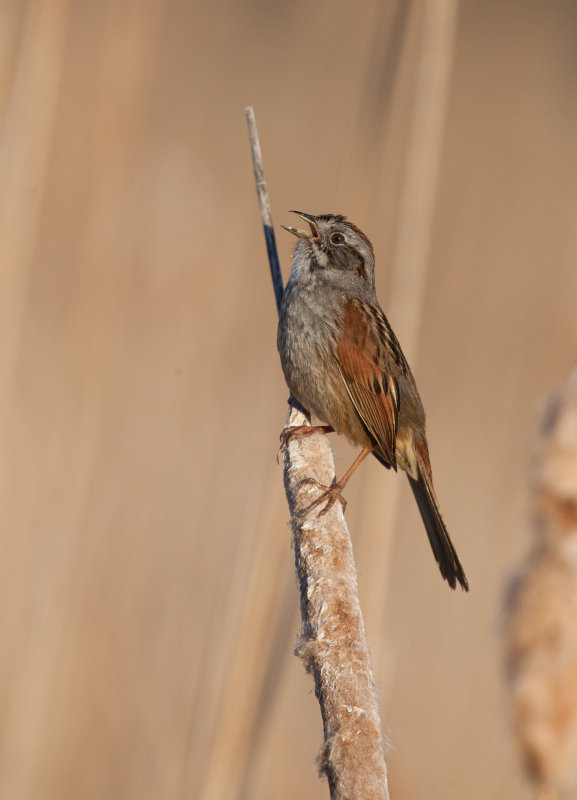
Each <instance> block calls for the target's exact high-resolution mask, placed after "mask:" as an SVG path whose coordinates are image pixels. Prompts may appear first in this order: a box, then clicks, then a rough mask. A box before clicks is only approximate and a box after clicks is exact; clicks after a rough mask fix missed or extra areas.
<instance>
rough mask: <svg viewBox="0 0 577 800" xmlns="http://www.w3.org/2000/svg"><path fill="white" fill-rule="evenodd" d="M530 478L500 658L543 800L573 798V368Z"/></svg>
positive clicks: (576, 636)
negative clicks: (522, 544)
mask: <svg viewBox="0 0 577 800" xmlns="http://www.w3.org/2000/svg"><path fill="white" fill-rule="evenodd" d="M532 477H533V481H532V482H533V487H532V494H533V498H532V500H533V526H532V527H533V533H534V537H535V541H534V546H533V549H532V551H531V553H530V554H529V557H528V559H527V561H526V563H525V564H524V565H523V568H522V569H521V571H520V574H519V576H518V578H517V583H516V585H515V587H514V589H513V591H512V592H511V596H510V598H509V608H508V620H507V629H506V637H505V655H506V666H507V672H508V690H509V693H510V704H511V712H512V723H513V733H514V737H515V739H516V742H517V745H518V748H519V750H520V752H521V754H522V757H523V761H524V765H525V768H526V771H527V774H528V775H529V777H530V779H531V780H532V782H533V784H534V786H535V790H536V796H537V797H538V798H539V800H545V798H553V797H559V798H561V797H575V796H577V625H576V620H577V366H576V367H574V368H573V371H572V373H571V374H570V375H569V378H568V380H567V381H566V382H565V384H564V386H563V387H562V388H561V390H560V391H559V392H558V393H556V395H555V396H554V397H553V398H552V400H551V402H550V404H549V407H548V409H547V413H546V415H545V420H544V424H543V429H542V431H541V437H540V441H539V445H538V453H537V457H536V459H535V463H534V469H533V476H532Z"/></svg>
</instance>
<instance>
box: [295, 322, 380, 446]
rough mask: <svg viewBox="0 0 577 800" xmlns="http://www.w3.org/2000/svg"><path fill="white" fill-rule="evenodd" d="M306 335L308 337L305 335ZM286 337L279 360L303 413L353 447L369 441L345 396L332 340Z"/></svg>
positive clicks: (304, 332)
mask: <svg viewBox="0 0 577 800" xmlns="http://www.w3.org/2000/svg"><path fill="white" fill-rule="evenodd" d="M307 333H308V335H307ZM291 339H293V337H289V339H288V341H287V343H286V345H287V346H286V353H285V356H286V357H285V358H284V359H283V365H284V368H285V378H286V381H287V384H288V387H289V389H290V390H291V393H292V394H293V395H294V397H295V398H296V399H297V400H298V402H299V403H300V404H301V405H302V406H303V407H304V408H305V409H307V411H310V412H311V413H312V414H314V416H315V417H318V419H320V420H321V421H322V422H324V423H326V424H327V425H330V426H331V427H332V428H334V430H335V431H336V432H337V433H340V434H343V435H344V436H346V437H347V438H348V439H349V440H350V441H351V442H353V443H354V444H358V445H360V446H362V447H371V440H370V437H369V436H368V434H367V432H366V429H365V427H364V425H363V423H362V421H361V418H360V417H359V415H358V414H357V412H356V410H355V407H354V405H353V402H352V400H351V398H350V397H349V394H348V391H347V388H346V386H345V382H344V380H343V378H342V375H341V371H340V367H339V362H338V359H337V356H336V341H335V342H333V341H332V340H331V337H329V336H327V337H326V338H323V337H319V336H318V333H316V332H315V334H314V335H313V334H312V333H310V332H307V331H301V333H300V335H298V336H297V337H294V340H293V341H291Z"/></svg>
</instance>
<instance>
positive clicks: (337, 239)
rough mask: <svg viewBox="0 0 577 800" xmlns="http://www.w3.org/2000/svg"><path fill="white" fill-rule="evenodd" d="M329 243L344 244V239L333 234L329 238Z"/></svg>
mask: <svg viewBox="0 0 577 800" xmlns="http://www.w3.org/2000/svg"><path fill="white" fill-rule="evenodd" d="M331 242H332V243H333V244H344V243H345V237H344V236H343V234H342V233H333V234H332V236H331Z"/></svg>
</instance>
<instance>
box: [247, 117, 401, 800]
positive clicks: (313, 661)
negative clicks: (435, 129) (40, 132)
mask: <svg viewBox="0 0 577 800" xmlns="http://www.w3.org/2000/svg"><path fill="white" fill-rule="evenodd" d="M245 113H246V116H247V120H248V122H249V133H250V136H251V145H252V153H253V160H254V166H255V176H256V179H257V192H258V195H259V203H260V207H261V214H262V219H263V225H264V228H265V236H266V239H267V249H268V252H269V259H270V265H271V274H272V276H273V284H274V287H275V295H276V297H277V306H278V308H279V309H280V301H279V294H278V287H279V285H280V290H281V298H282V278H281V279H280V284H279V276H280V268H279V267H278V257H276V262H275V263H273V260H272V259H271V252H272V253H274V254H275V256H276V245H275V243H274V230H273V228H272V214H271V212H270V202H269V200H268V192H267V190H266V181H265V178H264V169H263V165H262V156H261V153H260V146H259V145H258V133H257V129H256V122H255V120H254V112H253V111H252V109H250V108H249V109H247V110H246V112H245ZM270 242H272V247H271V246H269V243H270ZM309 424H310V420H309V419H308V417H307V415H306V414H305V413H304V412H303V410H302V409H300V408H299V407H298V405H297V404H296V403H294V402H292V399H291V400H290V401H289V415H288V419H287V422H286V425H285V428H284V430H285V431H286V430H287V429H288V428H290V427H294V426H301V425H309ZM311 479H312V480H313V481H315V482H317V483H318V484H320V485H321V486H329V485H331V484H332V483H333V482H334V480H335V470H334V462H333V456H332V451H331V448H330V445H329V443H328V440H327V438H326V436H324V435H322V434H312V435H310V436H305V437H302V438H300V439H296V438H295V439H292V440H289V442H288V444H287V446H286V448H285V454H284V482H285V489H286V495H287V499H288V503H289V508H290V512H291V529H292V533H293V545H294V551H295V561H296V569H297V576H298V580H299V586H300V605H301V616H302V621H303V629H302V634H301V637H300V641H299V645H298V647H297V651H296V652H297V655H299V656H300V657H301V658H302V659H303V660H304V662H305V665H306V667H307V670H308V671H310V672H312V674H313V677H314V681H315V691H316V695H317V698H318V700H319V703H320V707H321V713H322V717H323V728H324V746H323V749H322V751H321V754H320V757H319V764H320V770H321V773H323V774H324V775H326V777H327V779H328V782H329V787H330V794H331V799H332V800H352V799H353V798H359V799H360V798H362V799H363V800H389V792H388V785H387V768H386V764H385V757H384V748H383V740H382V735H381V723H380V718H379V708H378V703H377V697H376V692H375V686H374V681H373V674H372V670H371V663H370V655H369V650H368V646H367V640H366V635H365V626H364V622H363V617H362V612H361V606H360V602H359V596H358V587H357V574H356V568H355V563H354V558H353V550H352V544H351V540H350V536H349V531H348V528H347V525H346V522H345V518H344V516H343V511H342V508H341V505H340V504H339V503H336V504H335V505H334V506H333V507H332V508H331V509H330V510H329V511H327V513H326V514H320V515H319V514H318V511H317V510H315V511H313V512H311V513H309V514H307V508H308V507H309V506H310V505H311V503H313V502H314V501H315V500H316V499H317V498H318V497H319V496H320V494H321V492H322V489H320V488H318V486H317V485H315V484H314V483H311V482H310V481H311Z"/></svg>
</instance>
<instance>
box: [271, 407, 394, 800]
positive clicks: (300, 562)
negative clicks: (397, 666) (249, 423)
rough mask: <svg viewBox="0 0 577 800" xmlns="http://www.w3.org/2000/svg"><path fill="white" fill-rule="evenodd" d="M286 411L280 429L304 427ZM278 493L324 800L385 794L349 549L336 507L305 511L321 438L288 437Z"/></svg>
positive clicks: (324, 453)
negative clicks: (313, 706) (316, 718)
mask: <svg viewBox="0 0 577 800" xmlns="http://www.w3.org/2000/svg"><path fill="white" fill-rule="evenodd" d="M307 424H308V420H307V418H306V417H305V415H304V414H303V413H302V412H301V411H300V410H298V409H297V408H295V407H294V406H291V408H290V411H289V416H288V420H287V424H286V427H285V430H286V428H288V427H292V426H298V425H307ZM284 465H285V472H284V477H285V489H286V494H287V499H288V502H289V507H290V510H291V527H292V532H293V537H294V538H293V541H294V550H295V561H296V569H297V575H298V579H299V585H300V594H301V616H302V620H303V631H302V634H301V639H300V643H299V645H298V648H297V654H298V655H299V656H300V657H301V658H302V659H303V660H304V662H305V664H306V667H307V670H308V671H309V672H312V674H313V676H314V680H315V691H316V695H317V698H318V700H319V703H320V707H321V713H322V717H323V728H324V740H325V742H324V747H323V750H322V752H321V755H320V759H319V761H320V768H321V772H322V773H324V774H325V775H326V776H327V779H328V782H329V786H330V791H331V798H332V800H345V799H346V800H352V798H359V800H360V799H361V798H362V800H377V798H379V799H380V800H383V798H387V799H388V797H389V793H388V786H387V769H386V765H385V758H384V749H383V741H382V738H381V724H380V718H379V709H378V703H377V698H376V693H375V687H374V683H373V674H372V670H371V663H370V656H369V650H368V646H367V641H366V636H365V626H364V622H363V617H362V612H361V606H360V602H359V597H358V588H357V574H356V569H355V563H354V558H353V550H352V544H351V540H350V537H349V532H348V528H347V524H346V522H345V518H344V515H343V511H342V507H341V504H340V503H339V502H337V503H335V504H334V505H333V506H332V508H331V509H330V510H329V511H327V513H326V514H319V512H318V508H316V509H314V510H313V511H311V512H310V513H307V512H306V509H307V508H308V506H309V505H310V504H311V503H312V502H314V500H316V499H317V498H318V497H319V496H320V494H321V492H322V490H321V489H319V488H318V487H316V486H315V485H314V484H310V483H306V481H307V480H308V479H310V478H313V479H314V480H316V481H318V482H319V483H320V484H323V485H325V486H329V485H331V483H332V482H333V480H334V463H333V457H332V452H331V448H330V446H329V443H328V441H327V439H326V436H324V435H323V434H312V435H310V436H306V437H303V438H301V439H296V440H291V441H289V444H288V446H287V448H286V451H285V458H284Z"/></svg>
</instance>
